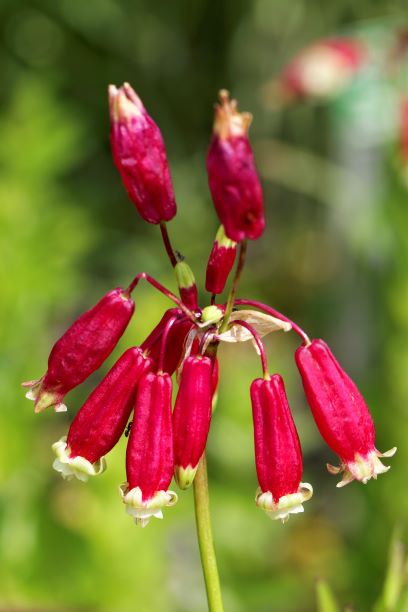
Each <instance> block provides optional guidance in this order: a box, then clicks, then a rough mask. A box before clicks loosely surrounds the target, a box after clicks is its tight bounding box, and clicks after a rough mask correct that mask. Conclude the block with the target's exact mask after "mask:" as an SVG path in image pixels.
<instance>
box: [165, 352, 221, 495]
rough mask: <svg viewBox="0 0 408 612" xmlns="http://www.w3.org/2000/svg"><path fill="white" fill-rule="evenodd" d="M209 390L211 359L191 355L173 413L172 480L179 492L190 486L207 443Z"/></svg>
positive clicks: (210, 386) (209, 415) (211, 379)
mask: <svg viewBox="0 0 408 612" xmlns="http://www.w3.org/2000/svg"><path fill="white" fill-rule="evenodd" d="M212 390H213V363H212V360H211V359H210V358H209V357H202V356H201V355H191V356H190V357H188V358H187V359H186V360H185V361H184V364H183V370H182V372H181V380H180V388H179V392H178V394H177V399H176V404H175V407H174V413H173V432H174V463H175V478H176V480H177V483H178V485H179V487H180V488H181V489H187V488H188V487H189V486H190V485H191V484H192V482H193V480H194V476H195V473H196V471H197V467H198V462H199V461H200V458H201V455H202V454H203V452H204V449H205V445H206V443H207V437H208V432H209V429H210V422H211V412H212V396H213V393H212Z"/></svg>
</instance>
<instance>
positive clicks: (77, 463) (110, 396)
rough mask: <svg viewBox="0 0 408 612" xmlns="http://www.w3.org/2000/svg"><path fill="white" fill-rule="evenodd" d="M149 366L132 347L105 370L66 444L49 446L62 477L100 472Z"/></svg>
mask: <svg viewBox="0 0 408 612" xmlns="http://www.w3.org/2000/svg"><path fill="white" fill-rule="evenodd" d="M151 367H152V361H151V359H148V358H147V357H145V356H144V355H143V353H142V351H141V349H140V348H137V347H134V348H130V349H128V350H127V351H125V353H124V354H123V355H122V356H121V357H120V359H118V361H117V362H116V363H115V365H114V366H113V367H112V368H111V369H110V370H109V372H108V373H107V374H106V376H105V378H104V379H103V380H102V382H101V383H100V384H99V385H98V386H97V387H96V389H95V390H94V391H93V392H92V393H91V395H90V396H89V398H88V399H87V400H86V402H85V404H84V405H83V406H82V408H80V410H79V411H78V413H77V415H76V416H75V418H74V420H73V421H72V424H71V427H70V428H69V432H68V437H67V439H66V442H65V438H63V439H61V440H59V441H58V442H56V443H55V444H54V445H53V450H54V452H55V454H56V455H57V459H56V460H55V461H54V464H53V467H54V469H56V470H57V471H58V472H61V474H62V476H63V477H64V478H68V479H69V478H72V477H73V476H76V477H77V478H78V479H79V480H87V478H88V476H93V475H95V474H99V473H100V472H101V471H103V470H104V468H105V460H104V456H105V455H106V454H107V453H108V452H109V451H110V450H111V449H112V448H113V447H114V446H115V445H116V443H117V442H118V440H119V438H120V436H121V435H122V433H123V431H124V429H125V427H126V423H127V422H128V419H129V416H130V413H131V411H132V408H133V405H134V401H135V394H136V388H137V384H138V381H139V379H140V378H141V376H143V374H145V373H146V372H147V371H148V370H149V369H151Z"/></svg>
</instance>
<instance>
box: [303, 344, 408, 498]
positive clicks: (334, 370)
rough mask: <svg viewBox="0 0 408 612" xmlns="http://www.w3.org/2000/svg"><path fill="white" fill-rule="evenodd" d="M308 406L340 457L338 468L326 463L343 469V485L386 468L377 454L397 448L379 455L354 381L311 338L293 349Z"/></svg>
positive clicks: (325, 348)
mask: <svg viewBox="0 0 408 612" xmlns="http://www.w3.org/2000/svg"><path fill="white" fill-rule="evenodd" d="M296 363H297V366H298V368H299V372H300V375H301V377H302V382H303V386H304V389H305V393H306V397H307V400H308V403H309V406H310V408H311V410H312V413H313V417H314V419H315V421H316V425H317V427H318V428H319V431H320V433H321V435H322V437H323V438H324V440H325V441H326V443H327V444H328V446H330V448H331V449H332V450H333V451H334V452H335V453H336V454H337V455H339V457H340V461H341V464H340V466H339V467H334V466H331V465H328V466H327V467H328V470H329V472H331V473H332V474H338V473H339V472H344V475H343V480H342V481H341V482H339V483H338V484H337V486H338V487H342V486H344V485H346V484H348V483H349V482H351V481H352V480H359V481H361V482H363V483H364V484H365V483H366V482H367V481H368V480H369V479H370V478H377V475H378V474H382V473H383V472H386V471H387V470H388V469H389V468H388V467H386V466H384V465H383V464H382V463H381V461H380V459H379V458H380V457H392V456H393V455H394V453H395V452H396V450H397V449H396V448H392V449H391V450H389V451H388V452H386V453H384V454H382V453H380V452H379V451H378V450H377V449H376V447H375V430H374V423H373V420H372V418H371V414H370V412H369V410H368V408H367V404H366V403H365V401H364V399H363V397H362V395H361V393H360V392H359V390H358V389H357V387H356V385H355V384H354V382H353V381H352V380H351V378H349V376H348V375H347V374H346V373H345V372H344V370H343V369H342V367H341V366H340V364H339V363H338V362H337V361H336V359H335V357H334V355H333V353H332V352H331V350H330V349H329V347H328V346H327V344H326V343H325V342H324V341H323V340H312V342H311V343H310V344H308V345H305V346H300V347H299V348H298V349H297V351H296Z"/></svg>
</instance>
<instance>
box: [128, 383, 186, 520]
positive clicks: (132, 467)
mask: <svg viewBox="0 0 408 612" xmlns="http://www.w3.org/2000/svg"><path fill="white" fill-rule="evenodd" d="M171 394H172V384H171V378H170V376H169V375H168V374H167V373H158V374H156V373H154V372H149V373H148V374H146V375H145V376H143V378H142V379H141V380H140V382H139V385H138V390H137V396H136V404H135V410H134V415H133V423H132V428H131V431H130V436H129V441H128V445H127V450H126V474H127V482H126V483H125V484H124V485H121V487H120V491H121V495H122V500H123V503H124V504H125V505H126V511H127V513H128V514H130V515H131V516H133V518H134V519H135V523H136V524H137V525H141V526H142V527H145V526H146V525H147V523H148V522H149V520H150V519H151V517H152V516H154V517H156V518H160V519H161V518H163V513H162V509H163V507H165V506H172V505H174V504H175V503H176V501H177V495H176V494H175V493H173V492H172V491H169V490H168V488H169V485H170V482H171V479H172V476H173V471H174V455H173V433H172V415H171Z"/></svg>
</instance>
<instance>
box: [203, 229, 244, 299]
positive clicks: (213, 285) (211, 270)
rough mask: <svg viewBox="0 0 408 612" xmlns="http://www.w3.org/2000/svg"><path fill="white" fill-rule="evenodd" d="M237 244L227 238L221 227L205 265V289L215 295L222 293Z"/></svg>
mask: <svg viewBox="0 0 408 612" xmlns="http://www.w3.org/2000/svg"><path fill="white" fill-rule="evenodd" d="M236 253H237V243H236V242H234V241H233V240H230V239H229V238H227V236H226V235H225V232H224V228H223V226H222V225H221V226H220V228H219V230H218V232H217V235H216V237H215V241H214V244H213V248H212V251H211V253H210V257H209V259H208V263H207V272H206V277H205V288H206V289H207V291H209V292H210V293H212V294H214V295H217V294H219V293H222V292H223V291H224V287H225V283H226V282H227V279H228V276H229V274H230V272H231V269H232V266H233V265H234V261H235V256H236Z"/></svg>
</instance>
